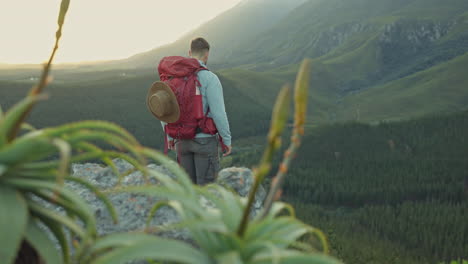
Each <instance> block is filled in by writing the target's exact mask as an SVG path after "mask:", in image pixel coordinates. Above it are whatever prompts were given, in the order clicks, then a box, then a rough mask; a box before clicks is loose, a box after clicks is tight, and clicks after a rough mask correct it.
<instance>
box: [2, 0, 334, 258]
mask: <svg viewBox="0 0 468 264" xmlns="http://www.w3.org/2000/svg"><path fill="white" fill-rule="evenodd" d="M69 4H70V1H69V0H62V4H61V9H60V13H59V19H58V30H57V34H56V42H55V46H54V49H53V51H52V54H51V56H50V59H49V61H48V63H46V64H45V65H44V69H43V73H42V75H41V80H40V81H39V83H38V85H37V86H35V87H33V88H32V89H31V91H30V93H29V94H28V95H27V97H26V98H25V99H23V100H22V101H20V102H19V103H18V104H16V105H15V106H13V107H12V108H11V109H10V110H9V111H7V112H5V113H4V112H3V111H2V109H1V108H0V208H2V214H0V235H1V236H0V243H1V245H2V247H0V259H1V260H2V263H6V264H10V263H14V262H15V259H16V257H17V256H18V254H20V255H21V254H23V253H24V252H26V251H27V249H33V251H30V252H32V253H31V254H32V257H36V255H37V257H36V258H37V259H36V262H39V259H40V261H41V262H42V263H47V264H55V263H80V264H82V263H93V264H111V263H112V264H115V263H126V262H127V261H130V260H141V259H148V260H151V261H166V262H167V261H168V262H170V263H200V264H201V263H203V264H206V263H258V264H260V263H339V262H338V261H337V260H335V259H334V258H331V257H329V256H327V255H326V253H327V245H326V244H327V243H326V240H325V238H324V236H323V234H322V233H321V232H320V231H319V230H317V229H314V228H312V227H310V226H308V225H306V224H304V223H302V222H301V221H299V220H298V219H296V218H295V217H294V210H293V208H292V207H291V206H290V205H288V204H286V203H282V202H278V201H274V199H269V200H268V201H267V204H266V207H265V210H264V212H263V213H262V214H259V215H258V216H256V217H254V218H252V217H250V215H249V214H250V211H251V206H252V201H253V200H252V199H253V196H254V195H255V192H256V190H257V187H258V186H259V185H260V184H261V182H262V181H263V179H264V178H265V176H266V175H267V174H268V172H269V171H270V168H271V161H272V157H273V155H274V154H275V152H276V151H277V150H278V149H279V147H280V140H279V138H280V136H281V133H282V130H283V129H284V127H285V123H286V120H287V116H288V109H289V104H290V100H291V99H290V97H291V96H290V89H289V88H284V89H283V90H282V91H281V93H280V95H279V97H278V100H277V103H276V105H275V108H274V113H273V118H272V126H271V130H270V133H269V137H268V143H269V144H268V147H267V149H266V151H265V154H264V156H263V159H262V162H261V164H260V165H259V167H258V168H257V169H255V175H256V177H255V184H254V188H253V190H252V191H251V194H250V195H249V198H248V199H247V200H245V199H242V198H240V197H238V196H236V195H234V194H233V193H231V192H230V191H227V190H226V189H223V188H222V187H219V186H214V185H209V186H205V187H200V186H196V185H193V184H192V182H191V181H190V179H189V177H188V176H187V174H186V173H185V172H184V171H183V169H181V168H180V167H179V166H178V165H177V164H176V163H175V162H173V161H172V160H170V159H169V158H167V157H166V156H164V155H163V154H162V153H160V152H158V151H155V150H152V149H149V148H145V147H143V146H141V145H140V144H139V143H138V141H137V140H136V139H135V138H134V137H133V136H132V135H131V134H130V133H128V132H127V131H125V130H124V129H123V128H121V127H119V126H117V125H115V124H112V123H108V122H104V121H84V122H77V123H71V124H65V125H62V126H58V127H52V128H45V129H41V130H36V129H34V128H33V127H32V126H30V125H27V124H25V123H24V121H25V120H26V118H27V116H28V114H29V113H30V112H31V110H32V108H33V106H34V104H35V103H36V102H38V101H39V100H42V99H44V96H43V94H42V91H43V90H44V88H45V87H46V86H47V84H48V82H49V76H48V75H49V71H50V68H51V66H52V62H53V58H54V56H55V52H56V51H57V49H58V44H59V40H60V38H61V35H62V34H61V32H62V27H63V24H64V21H65V16H66V12H67V10H68V6H69ZM307 72H308V62H306V63H305V64H304V65H303V66H302V67H301V70H300V75H299V78H298V83H299V84H300V85H297V86H296V92H295V94H296V100H295V102H296V115H295V119H296V126H295V127H296V128H297V129H296V132H297V133H296V132H295V135H297V134H301V124H302V125H303V122H304V118H305V110H304V109H305V107H306V100H305V99H304V98H306V96H305V97H304V94H303V93H304V92H305V91H306V89H307V86H308V84H307V80H306V79H305V77H302V76H304V75H307ZM297 87H299V88H297ZM21 129H24V130H25V132H24V133H23V134H21V135H19V134H20V133H19V132H20V130H21ZM302 129H303V127H302ZM96 141H99V142H101V143H107V144H108V145H110V146H112V147H113V148H114V149H118V150H119V151H116V150H106V149H103V148H101V147H99V146H97V145H95V144H94V143H95V142H96ZM293 143H294V144H293V147H292V148H293V149H292V151H294V148H296V147H297V146H298V145H299V143H300V142H299V141H298V140H297V138H293ZM125 153H127V154H125ZM56 157H59V158H56ZM112 158H122V159H125V160H127V161H128V162H130V163H131V164H132V165H134V166H135V168H136V169H137V170H140V171H142V172H143V174H144V175H145V176H146V177H154V178H156V179H157V180H158V181H159V182H160V183H161V184H160V185H156V186H150V185H147V186H141V187H128V188H124V189H120V188H118V189H116V190H114V191H125V192H134V193H142V194H148V195H156V196H158V197H165V198H167V201H164V202H160V203H158V204H156V205H154V207H153V208H152V210H151V214H150V216H149V218H148V223H149V222H150V220H151V218H152V217H154V215H155V213H156V212H157V210H158V209H159V208H161V207H162V206H171V207H172V208H174V209H175V210H176V211H177V212H178V214H179V215H180V218H181V222H179V223H177V224H174V225H172V226H167V227H164V228H162V227H159V228H155V227H151V226H148V228H147V229H146V231H147V232H153V231H154V232H157V231H164V230H165V229H174V228H185V229H187V230H189V232H190V235H191V237H192V238H193V240H194V242H195V243H196V244H197V247H193V246H192V245H190V244H187V243H185V242H181V241H175V240H169V239H164V238H160V237H157V236H154V235H152V234H145V233H143V232H135V233H123V234H112V235H108V236H104V237H99V236H98V234H97V231H96V219H95V217H94V215H93V211H92V210H91V209H90V208H89V206H88V205H87V204H86V203H85V201H84V200H83V199H82V198H80V197H79V196H78V195H77V194H75V193H73V192H72V191H70V190H68V189H67V188H66V187H65V186H64V182H65V181H74V182H77V183H79V184H82V185H84V186H85V187H86V188H88V189H90V190H91V191H93V192H94V193H95V194H96V195H97V197H99V198H100V199H101V200H102V202H104V204H106V206H107V208H108V210H109V211H110V213H111V215H112V217H113V218H114V220H115V221H117V218H116V213H115V210H114V208H113V207H112V205H111V204H110V202H109V200H108V199H107V198H106V196H105V195H104V194H103V193H101V192H100V191H99V190H98V189H97V188H96V187H94V186H93V185H91V184H90V183H88V182H87V181H85V180H83V179H80V178H76V177H73V176H71V175H70V174H69V165H70V164H71V163H72V162H83V161H87V160H90V159H101V160H102V161H103V162H104V163H106V164H108V165H109V166H110V167H111V168H113V170H114V172H115V173H116V174H117V175H118V176H119V178H120V179H121V178H122V177H123V175H120V174H119V172H118V170H117V169H116V167H115V165H114V164H113V162H112ZM147 161H154V162H157V163H160V164H162V165H164V166H166V167H167V168H168V169H169V170H170V171H171V172H172V173H173V174H174V175H175V176H176V177H175V178H171V177H169V176H167V175H165V174H161V173H159V172H157V171H155V170H150V169H148V168H147V167H146V166H145V164H146V163H147ZM289 162H290V160H288V159H287V160H286V163H285V164H286V165H289ZM286 165H284V166H286ZM284 166H283V167H281V168H280V171H281V173H282V174H283V176H281V175H280V176H281V177H284V174H285V172H286V171H285V170H284ZM275 186H276V187H274V188H272V191H271V192H270V195H269V197H276V193H277V191H278V188H279V186H278V185H275ZM200 199H205V200H206V201H207V203H209V204H213V205H214V208H211V207H206V206H204V205H203V204H204V203H201V202H200ZM47 203H48V204H52V205H54V206H56V207H60V208H62V209H63V211H64V212H65V214H60V213H58V212H57V211H56V210H54V209H52V208H51V207H50V206H47ZM48 234H52V236H54V237H55V239H56V241H58V243H59V245H60V249H61V250H60V251H59V250H56V249H55V244H54V243H53V242H52V241H51V240H50V239H49V237H48ZM308 236H313V237H316V238H318V241H319V242H320V243H321V247H320V249H316V248H315V247H313V246H312V245H311V244H310V243H308V242H305V241H307V240H304V239H302V238H304V237H308ZM70 242H71V243H70ZM23 250H24V251H23ZM320 251H322V252H320ZM19 252H20V253H19ZM20 257H21V256H20ZM16 260H18V259H16ZM28 263H32V262H31V261H29V262H28Z"/></svg>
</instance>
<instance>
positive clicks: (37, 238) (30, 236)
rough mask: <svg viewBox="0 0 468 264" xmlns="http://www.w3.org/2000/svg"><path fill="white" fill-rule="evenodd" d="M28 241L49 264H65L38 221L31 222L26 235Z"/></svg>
mask: <svg viewBox="0 0 468 264" xmlns="http://www.w3.org/2000/svg"><path fill="white" fill-rule="evenodd" d="M25 237H26V240H27V241H28V242H29V243H30V244H31V246H32V247H33V248H35V249H36V250H37V252H38V253H39V255H40V256H41V258H42V259H43V260H44V262H45V263H47V264H61V263H63V259H62V256H60V254H59V252H58V251H57V249H56V248H55V245H54V243H53V242H52V241H51V240H50V239H49V238H48V237H47V235H46V233H45V232H44V230H41V229H40V228H39V227H38V226H37V222H36V221H29V223H28V227H27V230H26V234H25Z"/></svg>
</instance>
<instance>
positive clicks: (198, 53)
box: [189, 38, 210, 64]
mask: <svg viewBox="0 0 468 264" xmlns="http://www.w3.org/2000/svg"><path fill="white" fill-rule="evenodd" d="M209 55H210V44H209V43H208V41H206V39H204V38H194V39H192V41H191V42H190V50H189V56H190V57H192V58H195V59H199V60H201V61H203V62H204V63H205V64H206V63H208V56H209Z"/></svg>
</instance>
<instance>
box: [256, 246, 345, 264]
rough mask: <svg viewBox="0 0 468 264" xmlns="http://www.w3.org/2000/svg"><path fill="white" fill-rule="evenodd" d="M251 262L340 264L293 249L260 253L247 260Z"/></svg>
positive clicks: (331, 259) (329, 258) (262, 263)
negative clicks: (273, 252)
mask: <svg viewBox="0 0 468 264" xmlns="http://www.w3.org/2000/svg"><path fill="white" fill-rule="evenodd" d="M249 263H251V264H272V263H278V264H342V263H341V262H340V261H338V260H336V259H334V258H332V257H330V256H327V255H323V254H305V253H301V252H299V251H293V250H279V249H278V250H277V251H276V252H275V254H274V255H272V254H266V253H261V254H259V255H257V256H256V257H254V259H253V260H252V261H251V262H249Z"/></svg>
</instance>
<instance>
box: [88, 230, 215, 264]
mask: <svg viewBox="0 0 468 264" xmlns="http://www.w3.org/2000/svg"><path fill="white" fill-rule="evenodd" d="M125 236H126V235H125ZM104 239H106V240H107V243H109V240H111V241H115V243H119V242H118V241H124V240H123V239H122V236H119V235H116V236H115V237H114V235H111V236H108V237H106V238H104ZM125 241H126V245H125V246H124V247H117V248H114V249H113V250H111V251H109V252H108V253H107V252H106V253H103V254H102V255H101V256H99V257H97V258H96V259H95V260H94V261H92V262H91V264H119V263H122V264H123V263H127V262H128V261H131V260H145V259H153V260H158V261H173V262H177V263H186V264H209V263H213V261H211V259H210V258H209V257H207V256H206V255H204V254H203V253H201V252H200V251H198V250H196V249H194V248H192V247H190V246H188V245H187V244H185V243H183V242H180V241H175V240H169V239H162V238H158V237H155V236H149V235H148V236H145V237H141V236H140V237H138V238H137V239H133V240H131V243H129V241H130V238H129V237H128V236H127V237H126V239H125ZM109 244H111V243H109Z"/></svg>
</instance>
